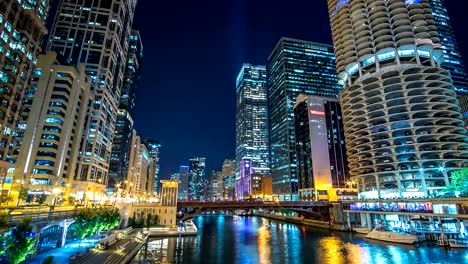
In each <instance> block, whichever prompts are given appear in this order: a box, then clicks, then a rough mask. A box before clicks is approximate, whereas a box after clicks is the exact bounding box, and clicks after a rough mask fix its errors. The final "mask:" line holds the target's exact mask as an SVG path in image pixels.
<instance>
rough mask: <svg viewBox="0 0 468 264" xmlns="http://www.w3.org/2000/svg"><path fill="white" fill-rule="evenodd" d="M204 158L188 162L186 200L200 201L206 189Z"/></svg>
mask: <svg viewBox="0 0 468 264" xmlns="http://www.w3.org/2000/svg"><path fill="white" fill-rule="evenodd" d="M205 162H206V158H193V159H190V160H189V174H188V199H189V200H202V199H203V198H204V197H203V196H204V194H205V189H206V186H205V184H206V179H205Z"/></svg>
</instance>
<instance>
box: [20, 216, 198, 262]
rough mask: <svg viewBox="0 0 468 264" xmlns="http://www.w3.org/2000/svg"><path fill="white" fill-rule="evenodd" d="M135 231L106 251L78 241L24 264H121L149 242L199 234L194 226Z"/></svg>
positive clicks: (93, 241) (90, 241) (90, 242)
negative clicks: (48, 263) (49, 263)
mask: <svg viewBox="0 0 468 264" xmlns="http://www.w3.org/2000/svg"><path fill="white" fill-rule="evenodd" d="M134 231H135V233H134V234H133V235H127V236H124V237H123V238H122V239H120V240H119V241H117V242H116V243H115V244H113V245H112V246H110V247H109V248H108V249H106V250H99V249H96V248H94V247H95V245H96V244H97V243H98V241H99V239H98V238H97V237H96V238H90V239H83V240H82V241H81V242H80V241H78V240H77V241H74V242H72V243H70V244H67V245H65V246H64V247H62V248H57V249H54V250H51V251H48V252H45V253H42V254H39V255H36V256H34V257H33V258H32V259H30V260H27V261H25V262H23V263H24V264H42V262H43V261H44V260H45V259H46V258H47V257H49V256H52V257H53V263H59V264H65V263H70V264H124V263H129V262H130V261H131V260H132V259H133V258H134V257H135V255H136V254H137V253H138V251H139V250H140V249H141V247H142V246H143V245H144V244H145V243H146V240H147V239H148V238H151V237H177V236H196V235H197V232H198V230H197V228H196V227H195V225H193V223H191V225H186V226H185V227H184V228H143V229H134ZM143 234H145V235H143Z"/></svg>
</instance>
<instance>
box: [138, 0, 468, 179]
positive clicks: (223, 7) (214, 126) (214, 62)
mask: <svg viewBox="0 0 468 264" xmlns="http://www.w3.org/2000/svg"><path fill="white" fill-rule="evenodd" d="M446 2H447V6H448V9H449V15H450V16H451V19H452V25H453V26H454V29H455V34H456V37H457V38H458V42H459V46H460V49H461V52H462V54H463V55H464V58H465V65H468V61H467V59H466V58H468V36H467V35H466V30H465V29H464V28H463V27H466V26H465V25H464V22H465V24H466V19H465V17H464V16H466V10H468V2H467V1H466V0H446ZM463 20H465V21H463ZM134 27H135V28H137V29H139V30H140V32H141V36H142V39H143V46H144V61H143V76H142V84H141V86H140V87H139V90H138V91H137V99H136V105H137V106H136V116H135V117H134V118H135V126H136V129H137V131H138V133H140V134H141V135H143V136H146V137H151V138H154V139H158V140H160V142H161V143H162V145H163V146H162V149H161V177H162V178H168V177H169V176H170V173H171V172H175V171H177V170H178V166H179V165H180V164H182V163H184V162H186V161H187V160H188V159H189V158H191V157H195V156H202V157H206V158H207V174H208V173H209V171H211V170H212V169H220V168H221V165H222V162H223V160H224V159H225V158H226V157H227V156H229V155H233V154H234V152H235V108H236V98H235V80H236V77H237V74H238V72H239V70H240V67H241V66H242V63H244V62H250V63H252V64H259V65H262V64H263V65H264V64H266V61H267V58H268V55H269V54H270V52H271V51H272V49H273V48H274V46H275V45H276V43H277V41H278V40H279V39H280V38H281V37H283V36H284V37H293V38H299V39H304V40H311V41H317V42H324V43H330V44H331V33H330V26H329V21H328V13H327V6H326V0H308V1H305V0H287V1H277V0H270V1H267V0H198V1H193V0H179V1H163V0H138V5H137V10H136V15H135V22H134Z"/></svg>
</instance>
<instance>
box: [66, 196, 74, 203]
mask: <svg viewBox="0 0 468 264" xmlns="http://www.w3.org/2000/svg"><path fill="white" fill-rule="evenodd" d="M75 200H76V199H75V197H73V196H68V198H67V201H68V204H69V205H74V204H75Z"/></svg>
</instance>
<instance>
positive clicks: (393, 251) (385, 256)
mask: <svg viewBox="0 0 468 264" xmlns="http://www.w3.org/2000/svg"><path fill="white" fill-rule="evenodd" d="M193 222H194V223H195V224H196V225H197V227H198V230H199V234H198V236H197V237H182V238H165V239H154V240H151V241H149V242H148V244H147V245H146V246H145V247H143V248H142V249H141V250H140V252H139V253H138V255H137V256H136V258H135V259H134V261H133V263H223V264H226V263H241V264H248V263H281V264H283V263H308V264H309V263H311V264H314V263H320V264H322V263H323V264H328V263H330V264H341V263H343V264H348V263H350V264H352V263H372V264H374V263H375V264H380V263H382V264H389V263H405V264H406V263H409V264H418V263H457V264H458V263H468V250H467V249H457V250H445V249H441V248H439V247H429V246H420V245H416V246H407V245H399V244H391V243H384V242H378V241H374V240H368V239H366V238H364V237H363V236H362V235H356V234H349V233H342V232H329V231H327V230H322V229H315V228H307V227H302V226H297V225H294V224H288V223H283V222H277V221H272V220H268V219H264V218H259V217H237V216H234V217H232V216H203V217H202V216H200V217H196V218H195V219H194V220H193Z"/></svg>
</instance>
